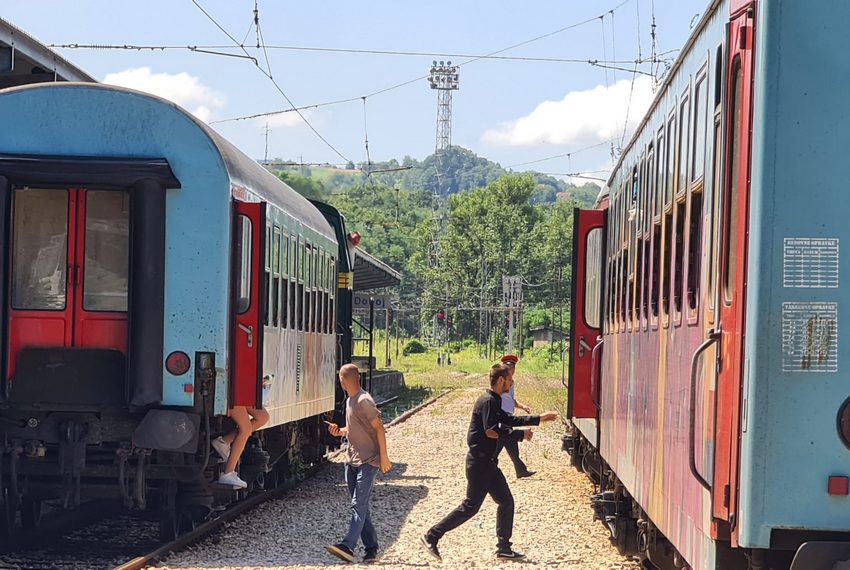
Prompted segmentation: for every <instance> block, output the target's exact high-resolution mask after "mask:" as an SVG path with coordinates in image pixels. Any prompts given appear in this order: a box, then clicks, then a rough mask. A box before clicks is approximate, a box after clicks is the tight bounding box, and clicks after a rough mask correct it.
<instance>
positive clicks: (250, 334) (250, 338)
mask: <svg viewBox="0 0 850 570" xmlns="http://www.w3.org/2000/svg"><path fill="white" fill-rule="evenodd" d="M238 326H239V328H240V329H241V330H243V331H245V334H247V335H248V348H251V347H253V346H254V327H252V326H247V325H243V324H242V323H239V325H238Z"/></svg>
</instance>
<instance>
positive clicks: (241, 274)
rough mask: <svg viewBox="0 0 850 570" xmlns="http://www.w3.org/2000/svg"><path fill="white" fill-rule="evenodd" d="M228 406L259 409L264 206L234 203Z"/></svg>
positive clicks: (263, 282)
mask: <svg viewBox="0 0 850 570" xmlns="http://www.w3.org/2000/svg"><path fill="white" fill-rule="evenodd" d="M235 204H236V208H235V216H234V221H233V285H232V290H233V292H234V298H233V303H232V306H233V318H232V322H233V330H232V331H231V338H232V346H233V360H232V366H231V379H232V380H231V406H248V407H252V408H259V407H261V406H262V402H261V401H260V398H261V397H262V388H261V384H262V378H261V377H262V370H263V361H262V358H263V316H264V311H265V307H264V303H265V302H266V301H265V299H266V297H267V295H266V287H267V284H266V283H265V280H264V279H263V277H264V276H265V272H264V265H263V260H264V251H265V247H266V244H265V241H266V240H265V236H266V204H265V203H263V202H235Z"/></svg>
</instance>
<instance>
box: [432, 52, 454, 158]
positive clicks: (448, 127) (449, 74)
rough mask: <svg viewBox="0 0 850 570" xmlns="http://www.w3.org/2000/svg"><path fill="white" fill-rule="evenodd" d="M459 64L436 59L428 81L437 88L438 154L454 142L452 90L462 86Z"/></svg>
mask: <svg viewBox="0 0 850 570" xmlns="http://www.w3.org/2000/svg"><path fill="white" fill-rule="evenodd" d="M457 69H458V68H457V66H456V65H452V62H451V61H447V62H443V61H441V62H439V63H437V62H436V61H434V62H433V63H432V64H431V74H430V75H429V76H428V82H429V83H430V84H431V89H436V90H437V154H440V153H441V152H442V151H444V150H445V149H447V148H448V147H449V145H451V144H452V91H454V90H456V89H458V88H459V87H460V84H459V81H458V73H457Z"/></svg>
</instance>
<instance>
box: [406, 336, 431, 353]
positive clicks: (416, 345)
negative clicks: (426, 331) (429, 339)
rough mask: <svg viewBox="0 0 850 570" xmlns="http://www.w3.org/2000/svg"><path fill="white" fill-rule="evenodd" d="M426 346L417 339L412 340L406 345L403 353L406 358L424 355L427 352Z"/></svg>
mask: <svg viewBox="0 0 850 570" xmlns="http://www.w3.org/2000/svg"><path fill="white" fill-rule="evenodd" d="M426 350H427V349H426V348H425V345H424V344H422V343H421V342H419V341H418V340H416V339H415V338H412V339H410V340H409V341H407V342H406V343H405V344H404V348H403V349H402V350H401V353H402V354H403V355H405V356H410V355H411V354H422V353H423V352H426Z"/></svg>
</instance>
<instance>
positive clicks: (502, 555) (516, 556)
mask: <svg viewBox="0 0 850 570" xmlns="http://www.w3.org/2000/svg"><path fill="white" fill-rule="evenodd" d="M496 558H498V559H499V560H524V559H525V554H522V553H520V552H517V551H516V550H510V549H508V550H497V551H496Z"/></svg>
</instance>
